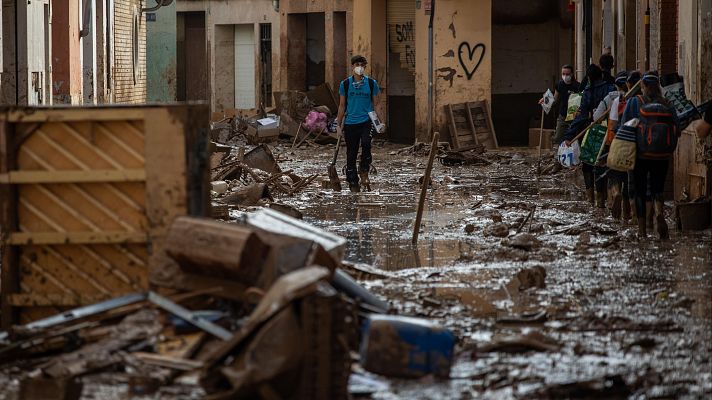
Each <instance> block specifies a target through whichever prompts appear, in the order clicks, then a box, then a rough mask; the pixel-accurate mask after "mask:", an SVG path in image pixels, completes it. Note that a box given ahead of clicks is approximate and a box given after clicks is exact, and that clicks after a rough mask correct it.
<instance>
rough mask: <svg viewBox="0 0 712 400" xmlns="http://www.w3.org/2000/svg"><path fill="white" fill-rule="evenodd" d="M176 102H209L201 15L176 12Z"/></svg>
mask: <svg viewBox="0 0 712 400" xmlns="http://www.w3.org/2000/svg"><path fill="white" fill-rule="evenodd" d="M176 20H177V25H178V26H177V32H176V33H177V49H176V51H177V59H178V65H177V68H176V74H177V78H178V79H177V81H178V82H177V83H178V85H177V86H178V93H177V95H176V97H177V100H178V101H199V100H202V101H206V100H208V99H209V96H208V94H209V93H210V88H209V86H210V85H209V84H208V60H207V49H206V40H205V13H204V12H202V11H200V12H179V13H177V18H176Z"/></svg>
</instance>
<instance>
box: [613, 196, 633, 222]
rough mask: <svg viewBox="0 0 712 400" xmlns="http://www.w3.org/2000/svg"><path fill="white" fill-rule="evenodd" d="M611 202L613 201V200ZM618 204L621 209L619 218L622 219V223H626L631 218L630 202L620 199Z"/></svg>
mask: <svg viewBox="0 0 712 400" xmlns="http://www.w3.org/2000/svg"><path fill="white" fill-rule="evenodd" d="M613 201H615V199H614V200H613ZM620 203H621V206H622V207H623V209H622V214H621V218H623V222H625V223H628V222H629V221H630V218H631V209H630V200H628V199H623V198H621V202H620Z"/></svg>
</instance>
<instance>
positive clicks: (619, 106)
mask: <svg viewBox="0 0 712 400" xmlns="http://www.w3.org/2000/svg"><path fill="white" fill-rule="evenodd" d="M639 80H640V73H639V72H637V71H634V72H631V73H628V71H621V72H619V73H618V75H616V81H615V85H616V88H617V89H618V96H617V97H616V98H615V100H613V104H611V113H610V114H609V115H608V133H607V135H606V148H605V149H604V150H603V152H604V153H608V148H610V145H611V142H612V141H613V138H614V137H615V135H616V132H617V131H618V127H619V125H620V122H619V119H620V117H621V116H622V115H623V111H624V110H625V105H626V103H627V100H626V98H625V94H626V93H627V92H628V91H629V90H630V89H631V88H632V87H633V86H635V84H636V83H638V81H639ZM624 122H625V121H624ZM628 186H629V184H628V173H627V172H622V171H615V170H613V169H609V170H608V190H609V192H610V193H609V194H610V196H609V197H610V199H611V216H612V217H613V219H619V218H622V219H623V220H624V221H629V220H630V218H631V204H630V196H629V193H630V191H629V188H628Z"/></svg>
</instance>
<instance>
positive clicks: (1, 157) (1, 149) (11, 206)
mask: <svg viewBox="0 0 712 400" xmlns="http://www.w3.org/2000/svg"><path fill="white" fill-rule="evenodd" d="M13 133H14V130H13V126H12V125H10V124H7V123H4V122H1V121H0V173H6V172H8V171H10V170H12V169H14V168H15V160H16V158H15V151H14V149H15V143H14V139H15V138H14V135H13ZM0 224H1V226H2V230H3V232H12V231H16V230H17V229H18V221H17V188H16V187H14V186H10V185H0ZM0 252H2V268H0V322H1V324H0V325H1V327H2V329H3V330H8V329H10V327H11V326H12V325H13V324H14V323H16V322H17V309H15V308H14V307H13V306H12V304H10V302H9V301H8V300H9V298H8V295H10V294H12V293H17V292H18V291H19V289H20V267H19V265H18V259H19V258H18V254H17V253H18V252H17V248H15V247H13V246H9V245H8V244H7V243H0Z"/></svg>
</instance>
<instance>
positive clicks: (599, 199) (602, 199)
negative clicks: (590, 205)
mask: <svg viewBox="0 0 712 400" xmlns="http://www.w3.org/2000/svg"><path fill="white" fill-rule="evenodd" d="M596 207H598V208H606V192H596Z"/></svg>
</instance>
